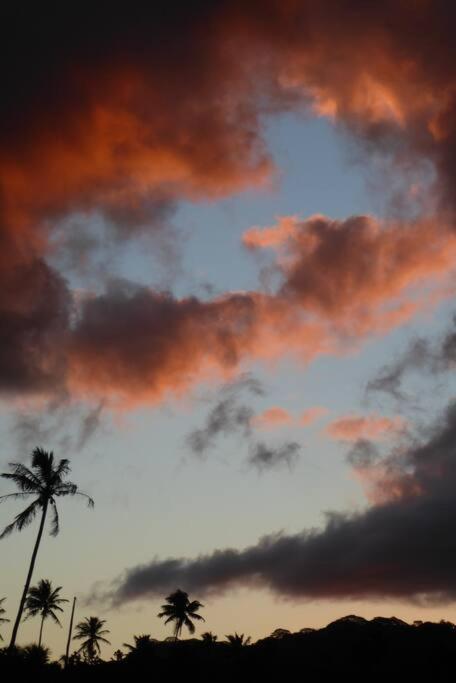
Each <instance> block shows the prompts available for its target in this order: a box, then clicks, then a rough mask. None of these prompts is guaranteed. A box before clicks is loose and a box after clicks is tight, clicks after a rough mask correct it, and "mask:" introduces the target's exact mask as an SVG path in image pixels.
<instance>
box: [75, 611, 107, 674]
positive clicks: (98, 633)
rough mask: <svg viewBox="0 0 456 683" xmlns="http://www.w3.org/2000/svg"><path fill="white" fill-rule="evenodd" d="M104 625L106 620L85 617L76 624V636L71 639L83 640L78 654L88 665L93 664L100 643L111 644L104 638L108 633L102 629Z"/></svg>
mask: <svg viewBox="0 0 456 683" xmlns="http://www.w3.org/2000/svg"><path fill="white" fill-rule="evenodd" d="M105 624H106V620H105V619H99V618H98V617H85V619H84V621H80V622H79V624H76V629H75V630H76V635H75V636H74V637H73V639H74V640H84V642H83V643H82V645H81V647H80V648H79V650H78V652H82V654H83V655H84V657H85V658H86V660H87V662H89V663H90V664H93V663H94V662H95V661H96V659H97V658H98V655H99V654H100V651H101V648H100V643H106V644H107V645H110V644H111V643H110V642H109V640H106V638H105V637H104V636H105V635H107V634H108V633H109V631H108V629H104V628H103V626H104V625H105Z"/></svg>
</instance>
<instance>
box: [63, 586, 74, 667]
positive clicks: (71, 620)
mask: <svg viewBox="0 0 456 683" xmlns="http://www.w3.org/2000/svg"><path fill="white" fill-rule="evenodd" d="M75 607H76V598H75V597H74V598H73V608H72V610H71V619H70V629H69V631H68V642H67V646H66V653H65V668H66V667H67V666H68V659H69V656H70V645H71V635H72V633H73V618H74V608H75Z"/></svg>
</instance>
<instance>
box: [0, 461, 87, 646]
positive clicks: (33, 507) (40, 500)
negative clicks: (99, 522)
mask: <svg viewBox="0 0 456 683" xmlns="http://www.w3.org/2000/svg"><path fill="white" fill-rule="evenodd" d="M8 466H9V468H10V469H11V470H12V471H11V472H7V473H6V472H4V473H2V475H1V476H2V477H3V478H4V479H11V481H13V482H14V483H15V484H16V486H17V488H18V489H19V492H18V493H9V494H7V495H6V496H0V502H1V501H2V500H7V499H9V498H13V499H14V500H23V499H27V498H28V497H30V496H34V497H35V498H34V500H33V501H32V502H31V503H30V505H28V506H27V507H26V508H25V510H23V511H22V512H20V513H19V514H18V515H16V517H15V518H14V521H13V522H12V523H11V524H8V526H7V527H5V529H4V530H3V533H2V534H1V535H0V539H2V538H5V536H8V535H9V534H10V533H12V532H13V531H15V530H16V531H22V529H24V528H25V527H27V526H28V525H29V524H30V523H31V522H32V521H33V520H34V518H35V516H36V514H37V513H38V512H39V511H41V521H40V526H39V529H38V535H37V537H36V541H35V547H34V548H33V553H32V559H31V561H30V566H29V570H28V574H27V578H26V580H25V585H24V590H23V592H22V597H21V601H20V603H19V609H18V612H17V616H16V621H15V622H14V627H13V632H12V634H11V641H10V645H9V647H10V650H12V649H13V647H14V645H15V643H16V637H17V632H18V629H19V624H20V622H21V619H22V612H23V610H24V605H25V600H26V598H27V593H28V590H29V587H30V582H31V580H32V574H33V569H34V567H35V561H36V556H37V554H38V548H39V546H40V542H41V537H42V535H43V529H44V522H45V520H46V514H47V511H48V508H49V506H50V507H51V510H52V514H53V518H52V526H51V535H52V536H56V535H57V534H58V533H59V514H58V510H57V504H56V498H59V497H63V496H76V495H77V496H84V497H85V498H87V501H88V504H89V506H90V507H93V505H94V502H93V500H92V498H90V496H88V495H87V494H85V493H82V491H79V490H78V487H77V486H76V484H73V483H72V482H71V481H64V477H65V476H66V475H67V474H68V473H69V472H70V467H69V463H68V460H66V459H63V460H60V461H59V463H58V464H56V463H54V454H53V453H52V451H51V452H50V453H48V452H47V451H45V450H43V449H42V448H35V450H34V451H33V453H32V466H31V469H29V468H28V467H25V465H22V464H21V463H17V462H11V463H9V465H8Z"/></svg>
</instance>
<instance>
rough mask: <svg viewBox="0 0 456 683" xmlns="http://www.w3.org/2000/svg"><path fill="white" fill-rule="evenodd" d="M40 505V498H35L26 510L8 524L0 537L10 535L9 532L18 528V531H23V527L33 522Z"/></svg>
mask: <svg viewBox="0 0 456 683" xmlns="http://www.w3.org/2000/svg"><path fill="white" fill-rule="evenodd" d="M39 507H40V501H39V499H37V500H34V501H33V503H31V504H30V505H29V506H28V507H26V508H25V510H23V511H22V512H20V513H19V514H18V515H16V517H15V518H14V520H13V522H12V523H11V524H8V526H6V527H5V528H4V529H3V532H2V533H1V534H0V539H2V538H6V536H9V534H10V533H11V532H12V531H14V530H15V529H17V531H22V529H24V528H25V527H26V526H28V525H29V524H31V522H32V521H33V520H34V518H35V515H36V513H37V512H38V508H39Z"/></svg>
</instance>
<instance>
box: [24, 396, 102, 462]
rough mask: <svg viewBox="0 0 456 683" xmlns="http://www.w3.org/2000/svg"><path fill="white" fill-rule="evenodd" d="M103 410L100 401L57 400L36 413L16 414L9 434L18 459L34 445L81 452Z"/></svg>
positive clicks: (27, 453) (91, 435)
mask: <svg viewBox="0 0 456 683" xmlns="http://www.w3.org/2000/svg"><path fill="white" fill-rule="evenodd" d="M103 410H104V403H103V402H100V403H98V404H97V405H95V406H90V405H89V406H86V405H84V404H80V403H68V401H66V400H65V398H61V399H60V400H56V401H51V402H49V403H48V405H47V406H45V407H44V408H41V409H39V410H35V411H29V412H17V413H16V414H15V415H14V419H13V424H12V427H11V434H12V437H13V439H14V441H15V443H16V449H17V452H18V457H19V458H21V459H22V458H25V457H29V453H30V452H31V451H32V450H33V448H35V447H36V446H38V445H43V446H44V447H46V448H50V449H54V450H56V451H58V452H63V451H65V452H66V453H71V452H80V451H82V450H83V449H84V448H85V447H86V446H87V445H88V444H89V442H90V441H91V439H92V438H93V437H94V436H95V434H97V433H98V432H99V430H100V429H101V427H102V425H103Z"/></svg>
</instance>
